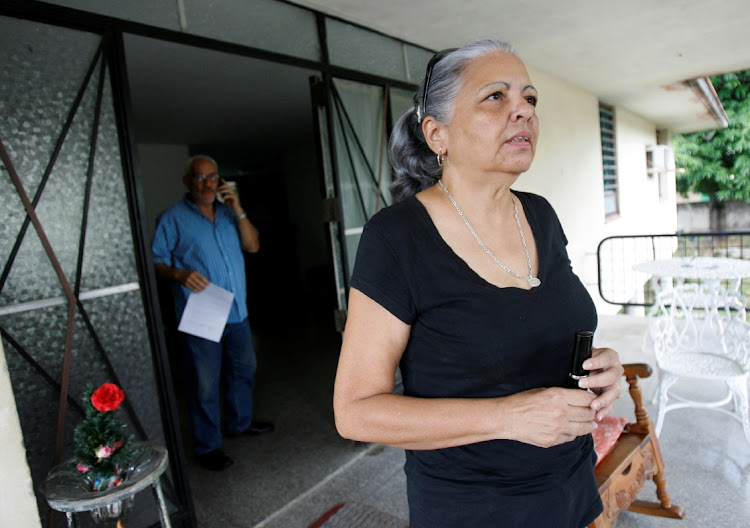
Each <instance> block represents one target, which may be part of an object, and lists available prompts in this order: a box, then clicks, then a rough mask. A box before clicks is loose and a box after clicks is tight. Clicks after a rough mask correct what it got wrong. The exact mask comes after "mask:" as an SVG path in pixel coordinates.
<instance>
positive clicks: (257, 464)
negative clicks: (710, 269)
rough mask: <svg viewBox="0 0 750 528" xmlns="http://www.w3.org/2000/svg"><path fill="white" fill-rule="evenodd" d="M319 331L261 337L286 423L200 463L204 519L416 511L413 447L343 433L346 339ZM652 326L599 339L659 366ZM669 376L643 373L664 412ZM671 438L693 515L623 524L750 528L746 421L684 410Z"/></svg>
mask: <svg viewBox="0 0 750 528" xmlns="http://www.w3.org/2000/svg"><path fill="white" fill-rule="evenodd" d="M316 328H318V327H317V325H315V324H308V325H307V326H306V328H305V329H301V330H300V331H299V332H297V333H295V332H290V333H288V334H286V335H284V336H283V337H281V338H280V337H278V336H274V337H273V338H271V337H269V336H260V337H259V339H258V341H259V342H258V350H259V362H260V368H261V369H263V368H265V369H266V374H265V376H264V377H263V381H261V382H260V386H259V388H258V391H259V410H258V413H259V417H260V418H261V419H266V418H269V419H273V420H274V421H275V422H276V425H277V430H276V431H275V432H274V433H272V434H270V435H265V436H262V437H257V438H244V439H234V440H231V441H229V442H227V445H226V446H225V449H226V450H227V452H229V453H230V454H231V455H232V456H233V457H234V458H235V460H236V462H235V465H234V466H233V467H232V468H230V469H228V470H227V471H224V472H221V473H211V472H208V471H205V470H202V469H201V468H199V467H191V468H190V476H191V485H192V491H193V497H194V500H195V508H196V514H197V517H198V522H199V525H200V526H202V527H208V528H211V527H222V528H234V527H237V528H240V527H242V528H250V527H255V528H307V527H308V526H309V525H310V524H311V523H313V522H314V521H315V520H316V519H318V518H319V517H320V516H321V515H323V514H324V513H325V512H326V511H328V510H329V509H330V508H332V507H333V506H335V505H337V504H339V503H342V502H346V503H361V504H365V505H369V506H372V507H373V508H376V509H377V510H380V511H382V512H385V513H387V514H390V515H392V516H394V517H397V518H400V519H403V520H407V519H408V508H407V502H406V483H405V478H404V474H403V470H402V466H403V460H404V454H403V451H402V450H399V449H393V448H388V447H383V446H379V445H363V444H357V443H354V442H349V441H346V440H343V439H341V438H340V437H339V436H338V435H337V434H336V431H335V429H334V427H333V417H332V412H331V409H330V389H331V386H332V382H333V376H334V372H335V364H336V358H337V356H338V341H337V337H336V336H335V335H333V334H328V333H321V332H320V330H317V329H316ZM645 330H646V319H645V318H644V317H641V316H634V315H618V316H602V317H601V318H600V323H599V328H598V330H597V333H596V337H595V345H596V346H604V345H606V346H610V347H612V348H614V349H616V350H618V352H619V353H620V356H621V358H622V362H623V363H633V362H646V363H649V364H651V365H652V366H653V367H655V363H654V359H653V354H652V353H650V352H649V351H648V350H642V345H641V342H642V336H643V335H644V332H645ZM311 343H317V345H316V346H314V347H311V345H310V344H311ZM313 379H314V380H315V383H311V380H313ZM321 380H323V381H321ZM657 381H658V380H657V376H656V375H653V376H652V377H651V378H648V379H645V380H642V382H641V387H642V389H643V394H644V403H645V404H646V408H647V409H648V411H649V414H650V416H651V418H652V419H655V417H656V409H655V408H654V405H652V404H651V397H652V396H653V394H654V391H655V390H656V386H657ZM676 387H678V386H676ZM678 390H680V391H687V392H692V393H698V394H705V393H706V392H707V391H709V390H712V388H711V387H706V386H697V385H691V386H684V387H678ZM632 413H633V409H632V404H631V403H630V399H629V398H628V397H623V398H622V399H621V400H620V401H619V402H618V404H617V407H616V410H615V414H618V415H621V416H627V417H629V418H632ZM660 443H661V448H662V452H663V455H664V462H665V465H666V479H667V489H668V491H669V493H670V495H671V497H672V501H673V503H674V504H678V505H680V506H682V507H683V509H684V510H685V519H684V520H682V521H680V520H672V519H662V518H657V517H649V516H644V515H640V514H635V513H630V512H625V513H623V514H622V515H621V516H620V518H619V520H618V523H617V527H618V528H635V527H638V528H662V527H663V528H669V527H674V528H678V527H681V528H689V527H699V526H700V527H704V526H728V527H730V526H731V527H734V526H746V525H747V523H748V519H750V445H748V444H747V442H746V440H745V437H744V435H743V432H742V427H741V426H740V424H739V423H737V422H736V421H734V420H732V419H731V418H729V417H728V416H726V415H724V414H721V413H716V412H712V411H709V410H699V409H685V410H678V411H674V412H672V413H670V414H668V415H667V417H666V420H665V423H664V428H663V430H662V433H661V437H660ZM639 498H642V499H645V500H656V495H655V486H654V485H653V484H652V483H651V482H648V483H647V484H646V486H645V488H644V490H643V492H642V493H641V495H640V496H639Z"/></svg>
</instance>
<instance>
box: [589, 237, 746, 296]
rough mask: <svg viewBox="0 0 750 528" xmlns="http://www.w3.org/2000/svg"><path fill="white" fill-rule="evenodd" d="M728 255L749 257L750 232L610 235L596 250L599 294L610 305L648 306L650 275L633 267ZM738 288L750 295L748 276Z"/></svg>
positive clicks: (740, 257)
mask: <svg viewBox="0 0 750 528" xmlns="http://www.w3.org/2000/svg"><path fill="white" fill-rule="evenodd" d="M693 256H696V257H699V256H700V257H728V258H738V259H745V260H750V231H711V232H706V233H681V232H677V233H675V234H664V235H630V236H613V237H608V238H605V239H604V240H602V241H601V242H600V243H599V247H598V249H597V251H596V260H597V265H598V269H599V294H600V295H601V296H602V299H604V300H605V301H606V302H608V303H610V304H619V305H622V306H651V305H653V304H654V292H653V289H652V288H651V281H649V278H650V276H649V274H648V273H643V272H640V271H635V270H633V266H634V265H636V264H638V263H639V262H644V261H647V260H657V259H668V258H672V257H693ZM740 291H741V292H742V293H743V294H744V295H748V296H750V278H745V279H743V280H742V283H741V285H740Z"/></svg>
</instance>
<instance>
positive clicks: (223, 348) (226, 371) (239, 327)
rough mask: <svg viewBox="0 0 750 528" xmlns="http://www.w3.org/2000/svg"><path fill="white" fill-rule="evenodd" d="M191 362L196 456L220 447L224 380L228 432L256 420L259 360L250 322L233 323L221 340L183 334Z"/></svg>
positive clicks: (190, 405) (190, 396) (189, 385)
mask: <svg viewBox="0 0 750 528" xmlns="http://www.w3.org/2000/svg"><path fill="white" fill-rule="evenodd" d="M181 335H182V337H183V339H184V343H185V349H186V351H187V353H188V361H187V364H186V365H185V367H186V373H187V387H186V388H187V393H188V410H189V413H190V421H191V425H192V428H193V438H194V440H195V445H194V446H193V450H194V451H195V454H196V455H202V454H204V453H208V452H209V451H213V450H214V449H217V448H219V447H220V446H221V442H222V432H221V397H220V394H219V391H220V384H221V382H222V381H223V382H224V387H225V392H224V403H225V404H226V422H227V424H226V425H227V432H228V433H231V434H237V433H241V432H243V431H245V430H246V429H247V428H248V427H250V422H251V421H252V419H253V389H254V387H255V370H256V368H257V362H256V359H255V350H254V348H253V340H252V335H251V334H250V324H249V323H248V321H247V319H245V320H244V321H242V322H241V323H230V324H227V325H226V327H225V328H224V334H223V335H222V336H221V341H220V342H219V343H214V342H213V341H209V340H207V339H203V338H202V337H196V336H193V335H190V334H184V333H181Z"/></svg>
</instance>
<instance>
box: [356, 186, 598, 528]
mask: <svg viewBox="0 0 750 528" xmlns="http://www.w3.org/2000/svg"><path fill="white" fill-rule="evenodd" d="M514 195H515V196H516V197H517V198H518V199H519V200H520V201H521V203H522V204H523V208H524V211H525V213H526V217H527V219H528V221H529V224H530V225H531V229H532V231H533V234H534V239H535V240H536V245H537V253H538V257H539V273H538V277H539V279H540V280H541V282H542V283H541V285H540V286H539V287H537V288H532V289H531V290H524V289H521V288H514V287H509V288H498V287H497V286H495V285H493V284H490V283H489V282H487V281H486V280H484V279H483V278H481V277H480V276H479V275H477V274H476V273H475V272H474V271H473V270H472V269H471V268H470V267H469V266H468V265H467V264H466V262H465V261H464V260H462V259H461V258H460V257H458V255H456V254H455V253H454V252H453V250H452V249H451V248H450V247H449V246H448V245H447V244H446V243H445V241H444V240H443V239H442V237H441V236H440V234H439V233H438V231H437V228H436V227H435V225H434V223H433V222H432V219H431V218H430V216H429V214H428V213H427V210H426V209H425V208H424V206H423V205H422V203H421V202H420V201H419V200H418V199H417V198H416V197H411V198H407V199H405V200H403V201H401V202H399V203H397V204H394V205H392V206H390V207H388V208H386V209H383V210H381V211H380V212H379V213H378V214H376V215H375V216H373V218H372V219H370V221H369V222H368V223H367V224H366V226H365V228H364V230H363V233H362V238H361V240H360V244H359V248H358V251H357V258H356V262H355V267H354V271H353V274H352V279H351V286H352V287H353V288H356V289H357V290H359V291H361V292H362V293H364V294H365V295H367V296H368V297H370V298H371V299H373V300H375V301H376V302H378V303H379V304H380V305H381V306H383V307H384V308H386V309H387V310H388V311H389V312H391V313H392V314H393V315H394V316H396V317H397V318H399V319H400V320H402V321H403V322H405V323H407V324H409V325H411V333H410V337H409V341H408V343H407V346H406V349H405V350H404V353H403V356H402V359H401V363H400V367H401V373H402V376H403V384H404V394H405V395H409V396H416V397H422V398H446V397H450V398H481V397H499V396H507V395H510V394H514V393H517V392H520V391H524V390H528V389H533V388H538V387H570V386H571V381H570V378H569V376H568V373H569V372H570V370H571V363H572V352H573V343H574V336H575V333H576V332H577V331H579V330H591V331H593V330H594V329H595V328H596V324H597V316H596V309H595V306H594V304H593V301H592V300H591V297H590V296H589V294H588V292H587V291H586V289H585V287H584V286H583V284H582V283H581V281H580V280H579V279H578V277H577V276H576V275H575V274H574V273H573V270H572V267H571V264H570V259H569V258H568V255H567V251H566V249H565V246H566V244H567V239H566V238H565V234H564V232H563V229H562V226H561V225H560V222H559V220H558V218H557V215H556V214H555V212H554V210H553V209H552V207H551V205H550V204H549V203H548V202H547V201H546V200H545V199H544V198H542V197H541V196H538V195H534V194H530V193H523V192H517V191H514ZM488 258H489V256H488ZM595 460H596V455H595V454H594V452H593V443H592V440H591V436H590V435H588V436H583V437H579V438H577V439H576V440H574V441H572V442H569V443H566V444H563V445H559V446H555V447H551V448H547V449H544V448H539V447H535V446H532V445H530V444H525V443H522V442H516V441H512V440H496V441H489V442H480V443H476V444H469V445H464V446H459V447H452V448H447V449H435V450H421V451H407V457H406V466H405V470H406V474H407V487H408V495H409V509H410V522H411V527H412V528H421V527H425V528H427V527H429V528H439V527H454V526H455V527H458V526H461V527H464V526H472V527H484V526H487V527H490V526H493V527H494V526H508V527H515V526H519V527H520V526H540V527H541V526H554V527H556V528H565V527H568V526H569V527H571V528H580V527H581V526H585V525H587V524H588V523H590V522H592V521H593V520H594V519H595V518H596V517H597V516H598V515H599V513H601V511H602V506H601V501H600V499H599V494H598V490H597V486H596V482H595V480H594V475H593V467H594V463H595Z"/></svg>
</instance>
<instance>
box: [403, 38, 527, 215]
mask: <svg viewBox="0 0 750 528" xmlns="http://www.w3.org/2000/svg"><path fill="white" fill-rule="evenodd" d="M496 52H503V53H511V54H513V55H515V56H518V52H517V51H516V50H515V49H514V48H513V46H511V45H510V44H508V43H507V42H503V41H500V40H496V39H492V38H486V39H481V40H476V41H474V42H472V43H470V44H467V45H466V46H464V47H462V48H458V49H456V50H453V51H448V52H447V53H446V52H441V53H444V55H443V56H442V58H440V59H439V60H438V61H437V62H435V63H434V64H433V65H432V71H431V72H429V67H428V72H427V73H428V75H426V77H427V76H429V86H425V84H426V79H422V82H421V83H420V85H419V88H418V89H417V92H416V93H415V94H414V107H413V108H411V109H410V110H408V111H407V112H406V113H405V114H404V115H402V116H401V117H400V118H399V120H398V121H397V122H396V125H395V126H394V127H393V132H391V139H390V146H389V157H390V160H391V166H392V167H393V171H394V179H393V183H392V184H391V195H392V196H393V200H394V201H396V202H397V201H400V200H403V199H404V198H408V197H409V196H412V195H414V194H417V193H418V192H420V191H423V190H424V189H427V188H428V187H431V186H433V185H434V184H435V182H437V181H438V180H439V179H440V178H441V176H442V174H443V169H442V167H440V166H439V165H438V163H437V156H435V153H434V152H432V151H431V150H430V148H429V147H428V146H427V141H425V138H424V134H423V133H422V124H421V119H422V118H424V116H428V115H429V116H432V117H433V118H434V119H435V120H436V121H437V122H438V123H441V124H445V123H448V121H450V119H451V117H452V116H453V107H454V103H455V100H456V97H457V96H458V92H459V91H460V90H461V85H462V83H463V71H464V69H465V68H466V66H467V65H468V64H469V63H471V62H472V61H474V60H476V59H478V58H481V57H483V56H485V55H487V54H490V53H496ZM425 89H427V98H425V97H424V91H425ZM417 114H420V116H419V117H418V115H417Z"/></svg>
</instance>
